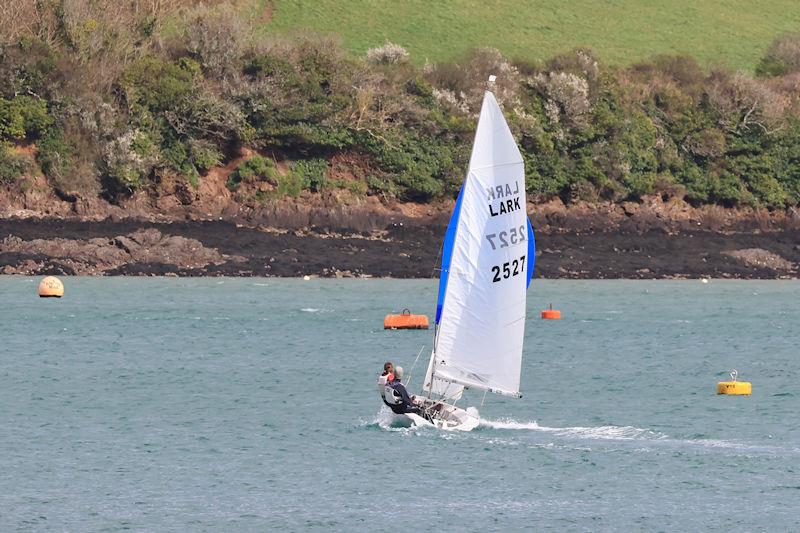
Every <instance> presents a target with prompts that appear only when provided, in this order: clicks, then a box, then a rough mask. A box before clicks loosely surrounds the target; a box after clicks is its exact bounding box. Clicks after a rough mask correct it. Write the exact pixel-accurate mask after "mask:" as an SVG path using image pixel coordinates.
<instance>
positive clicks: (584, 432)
mask: <svg viewBox="0 0 800 533" xmlns="http://www.w3.org/2000/svg"><path fill="white" fill-rule="evenodd" d="M487 429H488V430H492V429H496V430H522V431H529V432H537V433H544V434H549V435H552V436H554V437H559V438H563V439H568V440H600V441H604V440H605V441H632V442H633V443H639V444H640V445H641V449H642V450H647V449H651V448H652V449H656V448H657V449H663V448H681V449H692V448H693V449H695V450H706V451H711V450H714V449H717V450H719V449H722V450H728V451H730V452H731V453H734V454H748V455H749V454H770V455H785V454H789V455H793V456H794V455H800V447H797V446H775V445H772V444H761V443H747V442H741V441H735V440H723V439H711V438H705V437H698V438H675V437H671V436H669V435H666V434H664V433H660V432H658V431H654V430H652V429H643V428H638V427H634V426H597V427H583V426H574V427H560V428H558V427H547V426H540V425H539V424H538V423H537V422H535V421H534V422H518V421H516V420H513V419H500V420H487V419H483V418H482V419H481V424H480V425H479V426H478V430H479V431H480V430H487ZM639 444H634V445H637V446H638V445H639Z"/></svg>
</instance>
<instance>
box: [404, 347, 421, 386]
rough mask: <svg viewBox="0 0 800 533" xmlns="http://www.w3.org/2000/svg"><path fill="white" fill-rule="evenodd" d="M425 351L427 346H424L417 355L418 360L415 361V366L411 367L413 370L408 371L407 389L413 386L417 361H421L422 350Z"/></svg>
mask: <svg viewBox="0 0 800 533" xmlns="http://www.w3.org/2000/svg"><path fill="white" fill-rule="evenodd" d="M424 349H425V345H424V344H423V345H422V348H420V349H419V353H418V354H417V358H416V359H414V364H413V365H411V370H409V371H408V379H407V380H406V388H408V386H409V385H411V378H412V377H413V373H414V367H415V366H417V361H419V356H420V355H422V350H424Z"/></svg>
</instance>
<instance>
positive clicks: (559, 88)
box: [528, 72, 591, 129]
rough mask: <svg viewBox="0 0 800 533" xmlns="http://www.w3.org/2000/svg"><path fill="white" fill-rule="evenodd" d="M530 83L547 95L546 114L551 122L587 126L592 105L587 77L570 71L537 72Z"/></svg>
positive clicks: (530, 79)
mask: <svg viewBox="0 0 800 533" xmlns="http://www.w3.org/2000/svg"><path fill="white" fill-rule="evenodd" d="M528 83H529V84H530V85H531V86H533V87H535V88H536V89H538V90H539V91H540V92H541V93H542V94H544V95H545V97H546V100H545V103H544V109H545V114H546V115H547V118H548V120H550V123H551V124H553V125H557V124H564V125H566V126H568V127H575V128H579V129H580V128H584V127H586V125H587V123H588V117H589V111H590V110H591V105H590V102H589V83H588V81H587V80H586V79H585V78H581V77H580V76H577V75H576V74H572V73H569V72H550V73H547V74H544V73H543V74H537V75H536V76H533V77H531V78H529V79H528Z"/></svg>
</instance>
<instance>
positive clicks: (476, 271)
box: [395, 77, 535, 431]
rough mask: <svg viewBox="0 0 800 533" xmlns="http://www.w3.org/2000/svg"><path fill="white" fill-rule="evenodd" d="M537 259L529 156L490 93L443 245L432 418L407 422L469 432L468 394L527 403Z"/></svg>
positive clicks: (429, 388)
mask: <svg viewBox="0 0 800 533" xmlns="http://www.w3.org/2000/svg"><path fill="white" fill-rule="evenodd" d="M493 78H494V77H491V78H490V80H489V81H490V82H492V81H494V80H493ZM534 259H535V244H534V235H533V228H532V227H531V224H530V220H529V219H528V215H527V212H526V198H525V169H524V165H523V160H522V155H521V154H520V152H519V149H518V148H517V144H516V142H515V141H514V137H513V136H512V135H511V130H509V128H508V124H507V123H506V120H505V118H504V117H503V112H502V111H501V110H500V107H499V106H498V104H497V100H495V97H494V94H492V92H491V91H486V93H485V94H484V98H483V104H482V106H481V113H480V117H479V119H478V127H477V130H476V132H475V141H474V144H473V147H472V155H471V157H470V162H469V169H468V171H467V176H466V178H465V180H464V183H463V184H462V186H461V191H460V192H459V195H458V199H457V201H456V204H455V208H454V209H453V214H452V215H451V218H450V222H449V224H448V226H447V231H446V233H445V238H444V244H443V247H442V265H441V273H440V277H439V295H438V301H437V304H436V319H435V328H434V343H433V351H432V352H431V357H430V360H429V362H428V368H427V372H426V375H425V380H424V382H423V386H422V394H420V395H419V396H417V397H416V399H417V401H419V402H420V405H421V406H422V407H423V409H424V410H425V415H426V416H424V417H423V416H419V415H417V414H413V413H406V414H402V415H395V417H401V418H405V419H406V420H405V421H404V422H405V424H404V425H417V426H434V427H437V428H441V429H455V430H464V431H470V430H472V429H474V428H475V427H477V426H478V423H479V420H480V419H479V417H478V412H477V409H474V408H469V409H462V408H460V407H457V406H456V403H457V402H458V400H460V399H461V396H462V394H463V392H464V390H465V389H477V390H482V391H485V392H484V395H485V393H486V392H493V393H498V394H503V395H507V396H516V397H521V394H520V371H521V367H522V342H523V336H524V334H525V307H526V305H525V304H526V293H527V289H528V285H530V282H531V277H532V275H533V263H534Z"/></svg>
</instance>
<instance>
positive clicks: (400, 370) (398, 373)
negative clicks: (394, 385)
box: [394, 366, 403, 379]
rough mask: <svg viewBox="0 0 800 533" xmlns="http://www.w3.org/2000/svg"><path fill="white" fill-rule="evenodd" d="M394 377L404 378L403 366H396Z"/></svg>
mask: <svg viewBox="0 0 800 533" xmlns="http://www.w3.org/2000/svg"><path fill="white" fill-rule="evenodd" d="M394 377H395V379H403V367H402V366H396V367H394Z"/></svg>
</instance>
